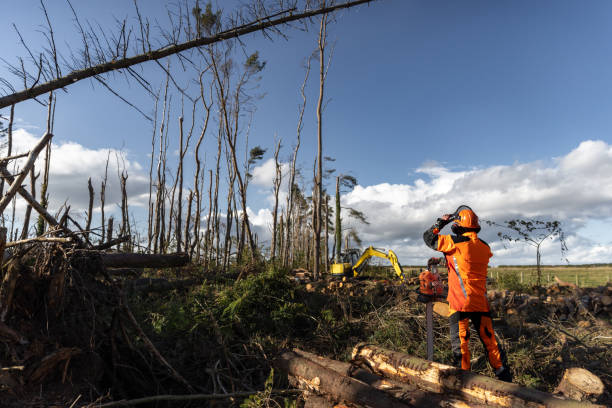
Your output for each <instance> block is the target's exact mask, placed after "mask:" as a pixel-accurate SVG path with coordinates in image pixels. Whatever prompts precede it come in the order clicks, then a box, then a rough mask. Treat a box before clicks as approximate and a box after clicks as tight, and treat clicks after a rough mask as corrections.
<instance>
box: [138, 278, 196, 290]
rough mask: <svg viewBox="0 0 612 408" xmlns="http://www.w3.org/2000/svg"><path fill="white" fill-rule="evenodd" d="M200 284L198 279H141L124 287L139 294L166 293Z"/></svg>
mask: <svg viewBox="0 0 612 408" xmlns="http://www.w3.org/2000/svg"><path fill="white" fill-rule="evenodd" d="M200 283H202V281H201V280H200V279H182V280H177V281H169V280H167V279H161V278H160V279H153V278H141V279H135V280H132V281H129V282H126V287H127V288H129V289H131V290H133V291H134V292H139V293H150V292H167V291H169V290H174V289H184V288H188V287H191V286H193V285H197V284H200Z"/></svg>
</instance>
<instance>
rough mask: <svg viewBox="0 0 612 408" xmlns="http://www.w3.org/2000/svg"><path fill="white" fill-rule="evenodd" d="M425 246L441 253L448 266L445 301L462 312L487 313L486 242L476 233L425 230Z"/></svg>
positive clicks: (487, 256) (488, 252)
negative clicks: (459, 233) (437, 232)
mask: <svg viewBox="0 0 612 408" xmlns="http://www.w3.org/2000/svg"><path fill="white" fill-rule="evenodd" d="M423 238H424V239H425V242H426V243H427V245H429V246H430V247H432V248H433V249H435V250H437V251H440V252H443V253H444V255H445V256H446V265H447V267H448V297H447V299H448V303H449V306H450V308H451V309H453V310H456V311H461V312H488V311H489V303H488V302H487V266H488V264H489V259H490V258H491V257H492V256H493V254H492V253H491V249H490V248H489V245H488V244H487V243H486V242H484V241H483V240H481V239H479V238H478V235H477V234H476V233H475V232H466V233H464V234H463V235H460V236H457V235H437V234H435V233H433V230H431V231H430V230H428V231H426V232H425V234H424V237H423Z"/></svg>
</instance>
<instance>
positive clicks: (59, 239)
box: [6, 237, 72, 248]
mask: <svg viewBox="0 0 612 408" xmlns="http://www.w3.org/2000/svg"><path fill="white" fill-rule="evenodd" d="M32 242H52V243H62V244H66V243H70V242H72V238H70V237H65V238H63V237H35V238H27V239H20V240H19V241H11V242H7V243H6V247H7V248H11V247H14V246H18V245H24V244H31V243H32Z"/></svg>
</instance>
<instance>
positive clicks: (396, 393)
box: [293, 349, 486, 408]
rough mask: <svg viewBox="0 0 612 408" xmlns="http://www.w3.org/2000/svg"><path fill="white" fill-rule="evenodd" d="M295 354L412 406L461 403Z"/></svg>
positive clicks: (477, 406)
mask: <svg viewBox="0 0 612 408" xmlns="http://www.w3.org/2000/svg"><path fill="white" fill-rule="evenodd" d="M293 352H294V353H296V354H297V355H299V356H300V357H303V358H307V359H309V360H311V361H313V362H315V363H317V364H320V365H322V366H323V367H325V368H328V369H330V370H333V371H335V372H337V373H338V374H341V375H345V376H347V377H352V378H355V379H357V380H359V381H362V382H364V383H366V384H368V385H369V386H371V387H374V388H376V389H379V390H382V391H385V392H386V393H388V394H390V395H392V396H393V397H394V398H397V399H398V400H400V401H402V402H405V403H407V404H409V405H410V406H414V407H423V408H425V407H452V406H455V403H458V402H459V401H457V400H455V399H453V398H452V397H443V396H441V395H439V394H435V393H431V392H426V391H423V390H421V389H419V388H418V387H417V386H416V385H414V384H408V383H403V382H401V381H396V380H392V379H388V378H384V377H381V376H380V375H377V374H374V373H372V372H371V371H369V370H366V369H364V368H360V367H358V366H355V365H354V364H351V363H344V362H341V361H336V360H331V359H329V358H325V357H321V356H318V355H316V354H312V353H308V352H306V351H303V350H299V349H293ZM471 407H472V408H481V407H482V408H484V407H486V405H481V404H472V405H471Z"/></svg>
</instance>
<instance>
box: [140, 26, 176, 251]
mask: <svg viewBox="0 0 612 408" xmlns="http://www.w3.org/2000/svg"><path fill="white" fill-rule="evenodd" d="M141 28H142V26H141ZM168 82H169V78H168V76H166V89H168ZM154 99H155V111H154V115H153V134H152V135H151V161H150V162H149V201H148V206H147V209H148V211H147V251H150V250H151V244H152V242H153V222H154V221H153V218H154V215H153V214H154V212H155V211H154V207H153V180H154V178H153V163H154V162H155V140H156V135H157V109H158V104H159V95H155V98H154ZM163 116H165V113H164V115H162V117H163Z"/></svg>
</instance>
